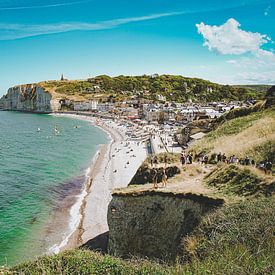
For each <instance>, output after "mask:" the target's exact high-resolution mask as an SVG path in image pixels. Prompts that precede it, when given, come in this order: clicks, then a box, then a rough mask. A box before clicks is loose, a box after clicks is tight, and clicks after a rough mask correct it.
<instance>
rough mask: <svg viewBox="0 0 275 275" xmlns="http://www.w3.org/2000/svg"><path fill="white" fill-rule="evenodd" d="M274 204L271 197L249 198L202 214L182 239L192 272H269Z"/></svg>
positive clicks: (274, 255) (273, 259) (273, 261)
mask: <svg viewBox="0 0 275 275" xmlns="http://www.w3.org/2000/svg"><path fill="white" fill-rule="evenodd" d="M274 207H275V198H274V197H270V198H260V199H249V200H245V201H242V202H238V203H234V204H231V205H228V206H226V207H223V208H220V209H219V210H217V211H216V212H214V213H212V214H210V215H209V216H207V217H205V219H204V220H203V222H202V223H201V224H200V226H199V227H198V228H197V229H196V231H195V232H193V234H192V235H190V236H189V237H187V238H186V239H185V240H184V241H183V247H184V248H183V249H184V251H185V254H184V255H185V259H189V261H190V262H191V265H192V268H193V271H194V274H272V272H274V266H275V252H274V245H275V237H274V221H275V213H274ZM207 270H208V272H206V271H207ZM204 272H205V273H204Z"/></svg>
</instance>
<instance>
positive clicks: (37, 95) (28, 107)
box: [0, 84, 60, 113]
mask: <svg viewBox="0 0 275 275" xmlns="http://www.w3.org/2000/svg"><path fill="white" fill-rule="evenodd" d="M0 109H2V110H12V111H24V112H37V113H51V112H56V111H58V110H60V103H59V100H57V99H53V98H52V95H51V93H49V92H47V91H45V90H44V88H42V87H41V86H39V85H37V84H28V85H20V86H15V87H12V88H10V89H9V90H8V92H7V94H6V95H4V96H3V97H2V98H1V99H0Z"/></svg>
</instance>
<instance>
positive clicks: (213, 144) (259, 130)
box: [190, 108, 275, 162]
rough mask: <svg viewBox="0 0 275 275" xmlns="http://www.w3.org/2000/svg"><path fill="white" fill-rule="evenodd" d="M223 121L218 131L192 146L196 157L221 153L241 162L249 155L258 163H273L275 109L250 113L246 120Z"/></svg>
mask: <svg viewBox="0 0 275 275" xmlns="http://www.w3.org/2000/svg"><path fill="white" fill-rule="evenodd" d="M221 121H222V122H221V123H220V124H219V125H218V126H217V128H216V129H215V130H213V131H212V132H210V133H209V134H207V135H206V136H205V137H204V138H203V139H202V140H200V141H198V142H196V143H195V144H194V145H192V146H191V148H190V151H192V152H194V153H196V154H199V153H210V154H215V153H216V154H217V153H219V152H222V153H225V154H226V155H227V156H230V155H234V154H235V155H237V156H238V157H239V158H244V157H245V156H246V155H249V156H250V157H252V158H254V160H255V161H257V162H259V161H262V160H266V159H270V160H271V161H273V162H274V160H275V158H274V156H275V136H274V133H275V111H274V109H272V108H271V109H266V110H260V111H257V112H252V113H251V112H249V114H248V115H245V116H241V117H236V118H233V119H230V120H226V119H223V120H221Z"/></svg>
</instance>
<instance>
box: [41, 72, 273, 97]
mask: <svg viewBox="0 0 275 275" xmlns="http://www.w3.org/2000/svg"><path fill="white" fill-rule="evenodd" d="M39 84H40V85H41V86H43V87H44V88H45V89H46V90H47V91H50V92H52V93H54V95H55V96H56V97H58V96H65V97H67V98H68V99H74V98H75V100H85V99H100V100H101V101H108V100H112V101H121V100H125V99H131V98H133V97H134V98H143V99H147V100H156V95H163V96H165V97H166V98H167V100H169V101H176V102H186V101H188V100H192V101H200V102H207V101H221V100H246V99H250V98H254V99H262V98H263V97H264V93H265V91H266V90H267V89H268V87H262V88H261V89H258V88H255V89H254V88H253V87H246V86H229V85H220V84H216V83H212V82H210V81H207V80H203V79H198V78H188V77H183V76H180V75H155V76H147V75H143V76H123V75H121V76H117V77H110V76H107V75H101V76H97V77H94V78H89V79H88V80H70V81H47V82H41V83H39ZM95 87H97V88H95ZM98 87H99V88H98ZM265 88H266V89H265Z"/></svg>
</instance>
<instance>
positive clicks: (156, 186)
mask: <svg viewBox="0 0 275 275" xmlns="http://www.w3.org/2000/svg"><path fill="white" fill-rule="evenodd" d="M152 176H153V177H152V180H153V188H155V189H157V188H158V177H157V176H158V171H157V169H156V168H153V170H152Z"/></svg>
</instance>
